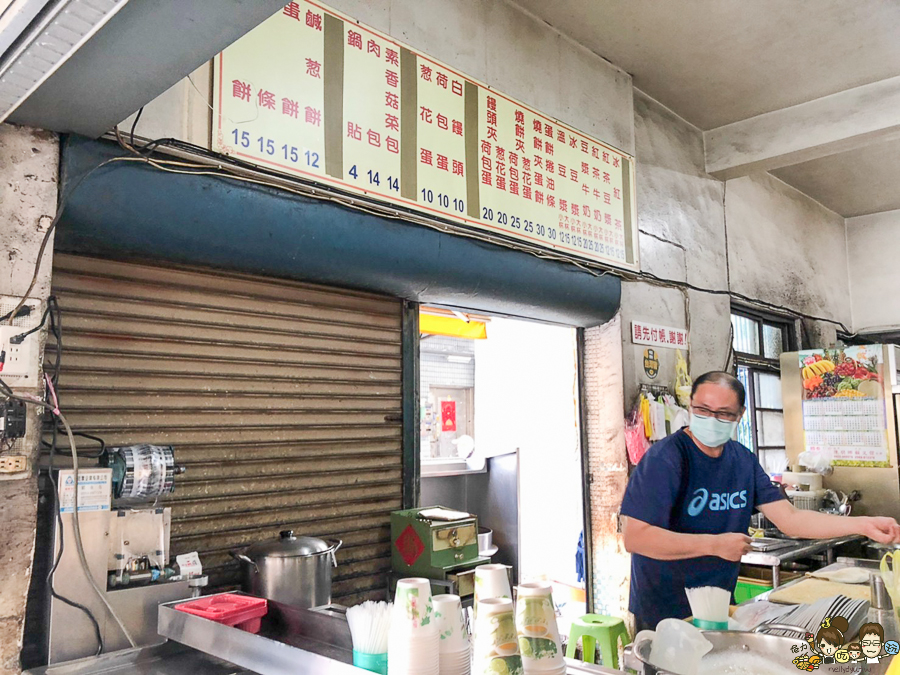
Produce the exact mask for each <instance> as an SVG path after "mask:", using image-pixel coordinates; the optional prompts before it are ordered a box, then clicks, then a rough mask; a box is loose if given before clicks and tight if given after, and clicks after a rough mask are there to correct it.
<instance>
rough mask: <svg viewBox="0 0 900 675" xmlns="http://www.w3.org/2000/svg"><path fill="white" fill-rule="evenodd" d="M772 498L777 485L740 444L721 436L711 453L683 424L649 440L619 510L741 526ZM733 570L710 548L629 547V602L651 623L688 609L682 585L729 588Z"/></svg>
mask: <svg viewBox="0 0 900 675" xmlns="http://www.w3.org/2000/svg"><path fill="white" fill-rule="evenodd" d="M685 473H686V475H685ZM778 499H782V496H781V493H780V492H779V490H778V488H776V487H774V486H773V485H772V483H771V481H770V480H769V477H768V476H767V475H766V473H765V471H763V469H762V467H761V466H760V465H759V460H758V459H757V458H756V455H754V454H753V453H752V452H750V451H749V450H748V449H747V448H745V447H744V446H743V445H741V444H740V443H737V442H735V441H728V443H726V444H725V447H724V449H723V451H722V455H721V456H720V457H718V458H713V457H710V456H709V455H706V454H704V453H703V452H702V451H701V450H700V448H698V447H697V445H696V444H695V443H694V441H693V440H692V439H691V437H690V436H688V435H687V434H686V433H685V432H684V431H683V430H682V431H678V432H676V433H674V434H672V435H671V436H669V437H668V438H665V439H664V440H662V441H660V442H659V443H657V444H655V445H654V446H653V447H652V448H651V449H650V450H649V451H648V452H647V454H646V455H645V456H644V458H643V459H642V460H641V462H640V463H639V464H638V465H637V468H636V469H635V471H634V473H633V474H632V476H631V479H630V480H629V481H628V487H627V488H626V490H625V498H624V500H623V501H622V515H623V516H628V517H629V518H635V519H636V520H641V521H643V522H645V523H647V524H649V525H655V526H656V527H662V528H665V529H666V530H670V531H672V532H681V533H688V534H723V533H725V532H740V533H745V534H746V532H747V528H748V527H749V526H750V516H751V515H753V510H754V509H755V508H756V507H758V506H761V505H763V504H768V503H770V502H774V501H777V500H778ZM739 570H740V563H738V562H729V561H728V560H723V559H722V558H717V557H714V556H703V557H699V558H690V559H687V560H654V559H652V558H648V557H646V556H642V555H639V554H636V553H635V554H633V555H632V556H631V598H630V601H629V605H630V606H629V609H630V610H631V612H632V613H633V614H634V615H635V616H637V617H639V618H640V619H641V620H643V621H645V622H647V623H649V624H651V626H652V627H656V624H657V623H658V622H659V621H661V620H663V619H668V618H678V619H683V618H685V617H688V616H690V615H691V607H690V605H689V604H688V600H687V595H686V594H685V592H684V589H685V588H694V587H696V586H718V587H720V588H724V589H725V590H727V591H729V592H734V587H735V585H736V584H737V578H738V572H739Z"/></svg>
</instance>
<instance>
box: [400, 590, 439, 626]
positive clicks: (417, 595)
mask: <svg viewBox="0 0 900 675" xmlns="http://www.w3.org/2000/svg"><path fill="white" fill-rule="evenodd" d="M395 627H396V628H395ZM391 629H392V631H393V630H398V631H406V632H412V633H415V632H419V631H427V632H431V631H434V630H436V628H435V625H434V606H433V603H432V598H431V582H430V581H429V580H428V579H420V578H410V579H401V580H400V581H398V582H397V592H396V594H395V596H394V615H393V617H392V619H391Z"/></svg>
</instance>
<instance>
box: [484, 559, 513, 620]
mask: <svg viewBox="0 0 900 675" xmlns="http://www.w3.org/2000/svg"><path fill="white" fill-rule="evenodd" d="M488 598H512V590H511V589H510V587H509V567H508V566H507V565H480V566H478V567H476V568H475V614H476V616H477V615H478V605H479V603H480V602H481V601H482V600H487V599H488Z"/></svg>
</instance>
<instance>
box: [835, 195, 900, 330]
mask: <svg viewBox="0 0 900 675" xmlns="http://www.w3.org/2000/svg"><path fill="white" fill-rule="evenodd" d="M898 231H900V211H886V212H884V213H875V214H872V215H869V216H859V217H858V218H848V219H847V251H848V267H849V270H850V271H849V274H850V300H851V305H852V306H853V329H854V330H857V331H867V330H876V329H878V330H881V329H888V330H890V329H894V330H896V329H898V328H900V293H897V287H898V283H897V261H898V260H900V240H898V238H897V232H898Z"/></svg>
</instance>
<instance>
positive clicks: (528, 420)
mask: <svg viewBox="0 0 900 675" xmlns="http://www.w3.org/2000/svg"><path fill="white" fill-rule="evenodd" d="M429 311H431V310H426V309H423V312H429ZM437 311H438V312H440V311H441V310H437ZM424 316H425V315H424V314H423V317H424ZM454 318H455V319H456V320H457V321H459V322H460V323H459V324H456V326H457V327H458V328H460V329H461V330H462V331H465V332H466V333H467V334H466V335H450V334H447V333H452V332H453V329H452V328H448V326H452V325H453V324H452V322H450V323H448V322H442V324H441V329H442V330H443V332H444V333H445V334H443V335H435V334H429V333H423V335H422V342H421V351H420V356H421V412H422V415H421V436H422V437H421V441H422V444H421V447H422V478H423V482H422V499H423V501H422V505H423V506H426V505H430V504H428V503H426V502H428V500H429V498H431V497H433V498H435V499H443V500H444V501H446V500H447V499H452V498H456V499H457V501H456V502H455V503H454V504H443V505H444V506H451V507H455V508H463V507H464V506H465V507H468V510H470V511H472V512H476V510H477V509H478V508H479V507H482V505H483V503H484V502H483V501H482V500H480V499H477V498H474V497H473V496H472V495H468V497H467V496H466V495H464V494H460V493H464V492H465V491H466V490H467V489H468V490H471V489H472V488H471V487H469V488H467V487H466V482H465V481H460V480H459V478H460V476H461V475H464V474H465V473H466V472H472V471H479V470H481V471H485V470H490V466H492V464H491V459H492V458H497V459H500V458H508V457H510V456H514V457H515V459H516V466H517V471H516V477H515V483H514V485H515V488H514V494H512V495H508V496H507V499H505V500H504V499H500V500H495V501H493V502H490V503H498V502H500V503H505V502H508V501H509V500H514V501H515V504H516V507H517V509H516V510H517V514H516V521H517V525H516V532H515V539H516V541H515V547H514V549H515V550H514V552H513V553H512V554H511V555H512V557H513V559H514V563H512V562H510V563H508V564H515V567H516V572H517V577H518V580H519V581H530V580H538V579H541V580H549V581H552V582H554V585H555V592H554V598H555V599H556V601H557V603H558V604H560V605H561V606H562V609H563V611H564V613H565V614H567V615H568V614H570V613H572V614H575V615H580V614H583V613H584V611H585V602H584V590H583V589H584V567H583V563H580V561H581V560H583V555H582V556H581V558H580V559H579V539H580V536H581V533H582V531H583V525H584V512H585V510H584V494H583V481H582V452H581V429H580V418H579V405H580V401H579V397H580V392H579V385H578V382H579V380H578V356H577V333H576V329H575V328H571V327H568V326H559V325H551V324H546V323H538V322H533V321H523V320H517V319H509V318H500V317H484V316H478V317H476V316H474V315H468V314H465V313H464V312H456V313H455V317H454ZM473 322H478V323H481V324H483V330H473V327H472V325H471V324H472V323H473ZM422 325H423V326H427V325H428V322H427V321H423V322H422ZM472 336H474V337H472ZM504 461H505V460H504ZM485 465H487V468H484V467H485ZM475 479H476V477H472V480H470V481H468V484H469V485H470V486H471V485H472V483H473V481H474V480H475ZM495 482H496V481H491V482H490V483H488V484H489V485H490V484H494V483H495ZM478 484H479V485H481V483H478ZM476 515H478V516H479V521H480V522H481V523H484V524H487V525H495V524H498V521H500V520H505V521H508V519H509V518H508V515H507V514H504V515H503V518H501V517H500V514H497V513H494V512H490V511H489V512H485V513H476ZM505 534H506V533H504V535H505ZM501 553H502V552H501ZM506 560H507V559H504V562H505V561H506Z"/></svg>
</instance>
